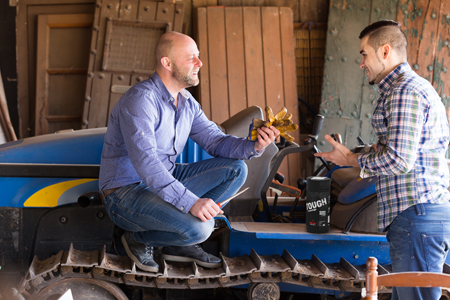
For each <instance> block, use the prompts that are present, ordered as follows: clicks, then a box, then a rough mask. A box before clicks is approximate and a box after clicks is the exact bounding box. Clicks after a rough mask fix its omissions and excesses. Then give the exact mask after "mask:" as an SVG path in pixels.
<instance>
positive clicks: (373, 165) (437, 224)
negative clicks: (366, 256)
mask: <svg viewBox="0 0 450 300" xmlns="http://www.w3.org/2000/svg"><path fill="white" fill-rule="evenodd" d="M359 38H360V39H361V42H360V53H361V55H362V60H361V64H360V68H362V69H364V70H365V72H366V75H367V77H368V78H369V83H370V84H371V85H373V84H377V87H378V92H379V94H380V96H381V97H380V98H379V99H378V102H377V105H376V108H375V111H374V113H373V117H372V127H373V129H374V131H375V132H376V133H377V135H378V143H377V144H376V145H374V147H373V148H374V150H375V151H374V152H370V153H365V154H355V153H352V152H351V151H350V150H349V149H348V148H347V147H345V146H344V145H342V144H339V143H337V142H335V141H334V140H333V139H332V138H331V137H330V136H325V139H326V140H327V141H328V142H329V143H330V144H331V145H332V146H333V150H332V151H331V152H328V153H319V154H315V156H319V157H323V158H324V159H326V160H328V161H331V162H333V163H335V164H337V165H339V166H353V167H360V168H361V174H360V176H361V177H362V178H365V177H370V176H377V196H378V228H379V230H380V231H387V236H386V237H387V240H388V241H389V245H390V249H389V254H390V258H391V263H392V270H393V271H394V272H407V271H427V272H438V273H441V272H442V270H443V264H444V262H445V259H446V256H447V253H448V249H449V247H450V219H449V217H448V216H449V215H450V203H449V200H450V193H449V191H448V190H447V188H448V185H449V171H448V166H447V162H446V157H445V153H446V151H447V146H448V143H449V128H448V120H447V117H446V115H445V107H444V105H443V104H442V102H441V98H440V97H439V95H438V94H437V93H436V91H435V89H434V88H433V86H432V85H431V84H430V83H429V82H428V81H427V80H425V79H423V78H422V77H420V76H418V75H417V74H416V73H415V72H414V71H412V70H411V67H410V66H409V64H408V63H407V57H406V53H407V52H406V47H407V45H408V42H407V39H406V36H405V34H404V33H403V32H402V30H401V25H400V23H397V22H394V21H388V20H385V21H379V22H376V23H373V24H371V25H369V26H368V27H366V28H365V29H364V30H363V31H362V32H361V34H360V36H359ZM440 296H441V289H440V288H394V289H393V291H392V299H393V300H396V299H402V300H411V299H426V300H438V299H439V298H440Z"/></svg>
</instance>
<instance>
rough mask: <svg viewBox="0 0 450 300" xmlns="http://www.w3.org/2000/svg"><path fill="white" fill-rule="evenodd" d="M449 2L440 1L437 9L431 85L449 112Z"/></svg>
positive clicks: (449, 112) (448, 112)
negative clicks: (435, 44)
mask: <svg viewBox="0 0 450 300" xmlns="http://www.w3.org/2000/svg"><path fill="white" fill-rule="evenodd" d="M449 36H450V2H449V1H442V2H441V7H440V11H439V28H438V31H437V34H436V39H437V40H438V43H437V48H436V58H435V61H434V70H433V72H434V76H433V81H432V82H433V86H434V88H435V89H436V91H437V92H438V94H439V95H440V96H441V98H442V102H443V103H444V105H445V107H447V116H448V117H450V116H449V114H450V110H449V109H448V108H449V107H450V39H449Z"/></svg>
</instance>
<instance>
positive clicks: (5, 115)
mask: <svg viewBox="0 0 450 300" xmlns="http://www.w3.org/2000/svg"><path fill="white" fill-rule="evenodd" d="M0 78H2V74H1V72H0ZM0 109H1V116H2V120H3V122H4V123H5V124H4V125H2V127H3V132H4V135H5V137H6V141H8V142H11V141H16V140H17V137H16V133H15V132H14V128H13V126H12V123H11V118H10V117H9V110H8V102H7V101H6V95H5V89H4V87H3V80H0Z"/></svg>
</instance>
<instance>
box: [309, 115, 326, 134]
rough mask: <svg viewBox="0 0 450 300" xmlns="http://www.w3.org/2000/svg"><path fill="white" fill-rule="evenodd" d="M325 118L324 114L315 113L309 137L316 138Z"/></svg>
mask: <svg viewBox="0 0 450 300" xmlns="http://www.w3.org/2000/svg"><path fill="white" fill-rule="evenodd" d="M324 119H325V117H324V116H322V115H319V114H317V115H316V117H315V118H314V123H313V129H312V132H311V137H312V138H314V139H315V140H317V137H318V136H319V133H320V131H321V130H322V125H323V120H324Z"/></svg>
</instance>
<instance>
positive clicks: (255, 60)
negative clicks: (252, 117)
mask: <svg viewBox="0 0 450 300" xmlns="http://www.w3.org/2000/svg"><path fill="white" fill-rule="evenodd" d="M243 16H244V39H245V49H244V51H245V70H246V74H245V75H246V83H247V103H248V106H249V107H250V106H253V105H257V106H259V107H261V108H263V109H264V107H265V106H266V100H265V99H266V96H265V91H264V89H263V87H264V61H263V53H262V31H261V10H260V8H258V7H244V8H243Z"/></svg>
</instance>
